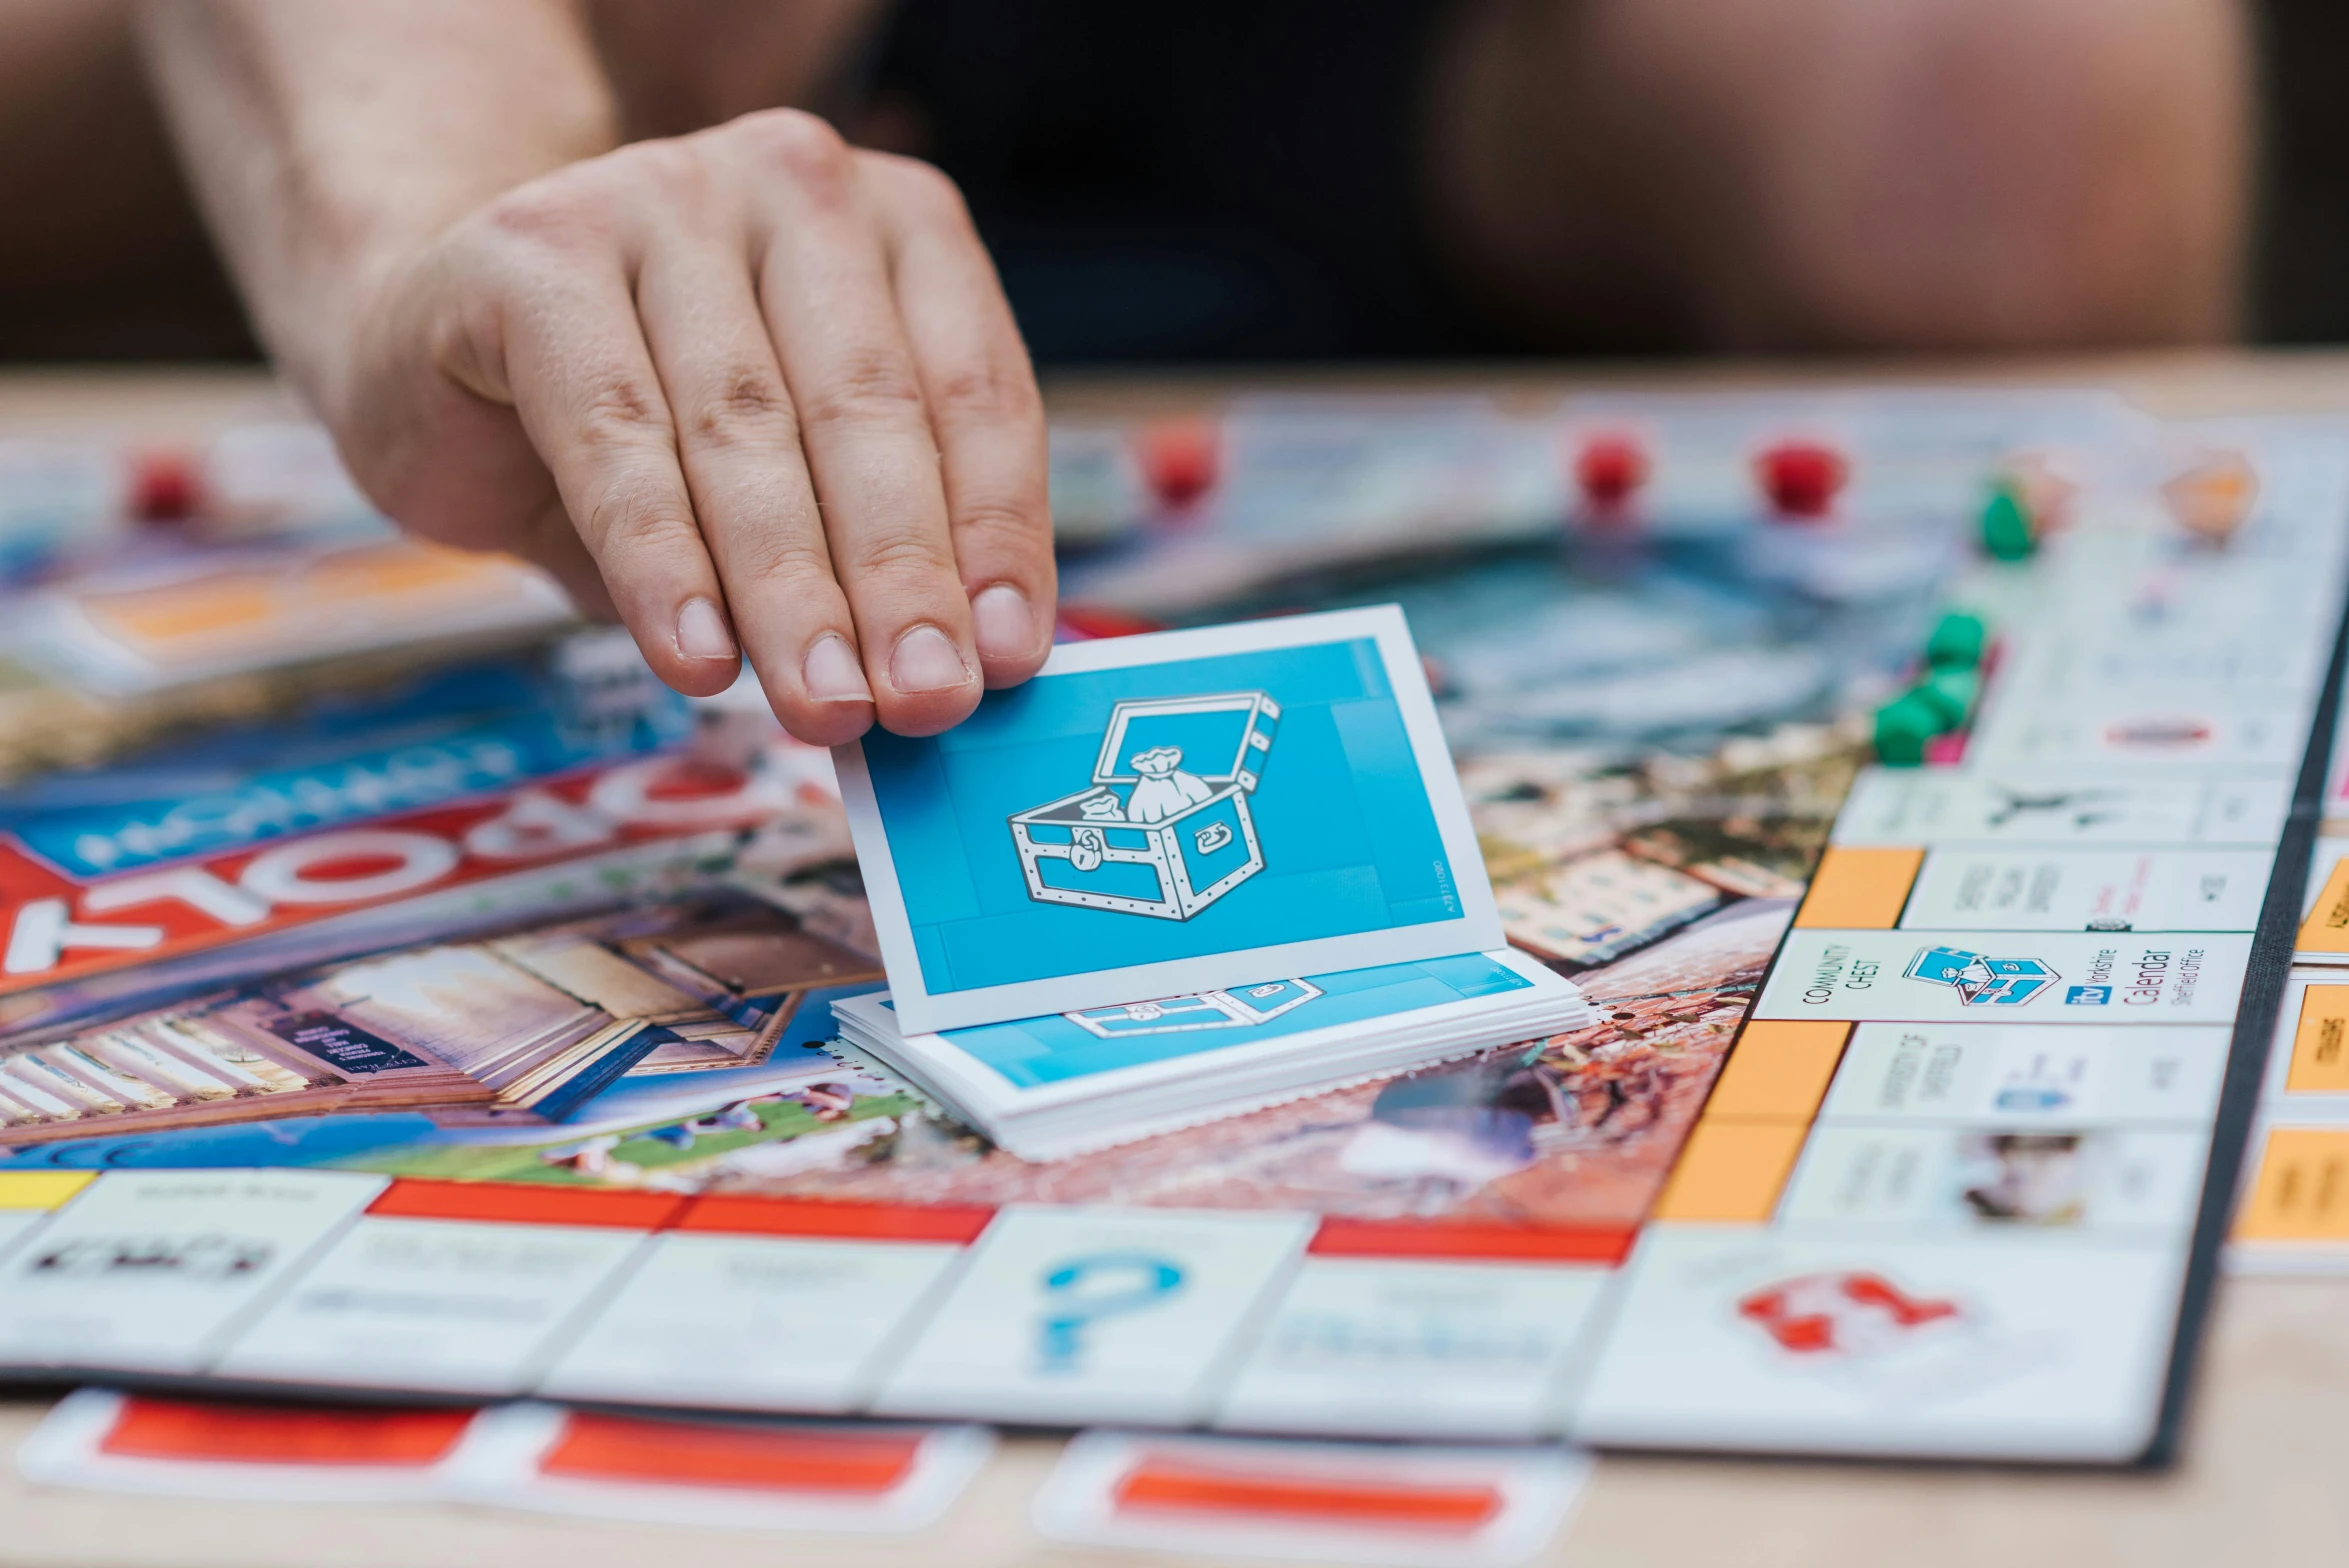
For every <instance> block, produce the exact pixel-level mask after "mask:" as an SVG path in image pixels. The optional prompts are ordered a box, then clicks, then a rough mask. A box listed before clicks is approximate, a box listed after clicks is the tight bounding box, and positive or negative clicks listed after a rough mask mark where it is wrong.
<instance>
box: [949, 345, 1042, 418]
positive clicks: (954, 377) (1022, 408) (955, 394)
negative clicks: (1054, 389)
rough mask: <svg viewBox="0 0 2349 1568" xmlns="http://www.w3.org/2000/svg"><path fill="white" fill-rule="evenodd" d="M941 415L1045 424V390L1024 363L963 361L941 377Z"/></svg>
mask: <svg viewBox="0 0 2349 1568" xmlns="http://www.w3.org/2000/svg"><path fill="white" fill-rule="evenodd" d="M934 401H935V402H936V404H937V407H938V412H939V415H940V417H942V418H947V419H958V420H968V421H972V422H976V423H983V424H1028V423H1035V424H1042V423H1043V419H1044V398H1043V394H1042V393H1040V392H1039V391H1037V389H1036V381H1035V378H1034V377H1033V376H1031V375H1029V374H1028V373H1027V371H1026V369H1025V367H1022V366H1015V365H1008V364H1004V363H1002V362H1000V361H996V360H985V361H981V362H979V363H977V364H969V365H961V366H957V367H956V368H955V369H953V370H951V371H948V372H947V373H946V374H945V375H943V376H941V377H939V378H938V384H937V389H936V392H935V395H934Z"/></svg>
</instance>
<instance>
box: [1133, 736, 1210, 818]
mask: <svg viewBox="0 0 2349 1568" xmlns="http://www.w3.org/2000/svg"><path fill="white" fill-rule="evenodd" d="M1182 761H1183V753H1182V748H1181V747H1179V746H1153V747H1151V748H1150V749H1149V750H1148V751H1141V752H1136V753H1135V754H1134V755H1133V756H1132V757H1129V758H1128V759H1127V764H1128V765H1129V766H1130V767H1132V768H1133V770H1134V771H1135V772H1136V773H1139V774H1141V775H1142V777H1141V780H1140V782H1138V783H1136V784H1135V785H1134V792H1133V794H1131V795H1130V796H1128V797H1127V798H1126V820H1127V821H1129V822H1164V821H1165V820H1166V819H1167V818H1168V817H1172V816H1176V815H1179V814H1180V813H1181V812H1182V811H1183V810H1184V809H1185V808H1186V807H1190V806H1196V805H1197V804H1199V802H1201V801H1203V800H1205V799H1206V798H1207V797H1208V796H1210V795H1212V794H1214V793H1215V791H1214V790H1212V789H1210V788H1208V786H1207V781H1206V780H1204V779H1202V778H1200V777H1198V776H1197V775H1196V774H1191V773H1185V772H1183V771H1182Z"/></svg>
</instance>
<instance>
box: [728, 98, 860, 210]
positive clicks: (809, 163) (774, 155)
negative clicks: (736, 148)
mask: <svg viewBox="0 0 2349 1568" xmlns="http://www.w3.org/2000/svg"><path fill="white" fill-rule="evenodd" d="M732 129H733V131H734V132H735V134H737V135H739V136H740V137H741V138H742V139H743V140H744V141H745V142H746V143H747V144H748V145H749V146H750V148H751V149H752V151H753V153H754V155H756V156H757V157H758V158H759V159H760V160H761V161H762V162H763V163H765V164H766V165H768V166H769V167H771V168H773V169H776V170H778V171H780V172H781V173H782V174H784V175H785V176H786V177H788V178H790V179H793V180H795V181H797V182H798V183H799V184H800V185H801V186H803V187H804V188H806V189H807V190H808V191H809V192H811V193H812V194H818V195H823V194H836V195H845V194H846V191H847V188H848V182H849V178H850V175H851V172H852V169H853V158H854V155H853V154H852V153H851V152H850V150H849V146H848V143H847V141H846V140H844V139H843V138H842V137H841V135H840V133H839V132H838V131H836V130H834V129H833V128H832V127H831V126H830V125H829V124H828V123H826V122H825V121H824V120H823V119H821V118H819V117H818V116H816V115H812V114H809V113H808V112H807V111H806V110H804V109H767V110H762V111H760V112H759V113H757V114H747V115H744V116H743V117H742V118H741V119H739V120H737V121H735V122H734V124H733V127H732Z"/></svg>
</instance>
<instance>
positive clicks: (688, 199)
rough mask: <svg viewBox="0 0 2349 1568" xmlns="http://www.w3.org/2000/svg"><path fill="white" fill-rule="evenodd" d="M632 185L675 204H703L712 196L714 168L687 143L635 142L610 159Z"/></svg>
mask: <svg viewBox="0 0 2349 1568" xmlns="http://www.w3.org/2000/svg"><path fill="white" fill-rule="evenodd" d="M606 161H608V162H609V164H610V165H611V168H612V170H613V171H614V173H616V174H618V175H619V176H621V177H622V178H623V179H624V180H625V181H626V182H627V183H628V184H630V185H632V186H638V187H642V188H644V189H648V190H651V191H653V192H655V193H657V194H658V195H660V196H661V197H663V198H664V199H666V200H668V201H670V202H673V203H682V204H687V205H694V204H699V203H701V202H703V201H704V200H706V198H707V197H708V196H709V195H710V169H709V166H708V164H707V163H705V162H704V161H703V159H702V157H701V155H700V154H699V152H697V151H696V150H695V148H694V147H693V145H692V144H691V143H690V142H689V141H686V140H682V139H670V140H663V141H647V142H634V143H631V144H630V145H628V146H626V147H623V148H621V149H620V150H619V151H618V152H615V153H612V154H611V155H610V156H609V158H608V159H607V160H606Z"/></svg>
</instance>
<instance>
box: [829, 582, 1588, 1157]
mask: <svg viewBox="0 0 2349 1568" xmlns="http://www.w3.org/2000/svg"><path fill="white" fill-rule="evenodd" d="M836 761H837V763H838V766H839V772H840V782H841V793H842V797H843V799H844V800H845V801H846V803H847V806H848V812H849V822H850V826H851V828H852V830H853V831H854V833H855V837H856V848H857V858H858V862H859V864H860V865H861V866H862V868H863V871H864V876H865V884H866V890H867V892H868V894H869V895H870V897H871V901H872V908H873V917H874V925H875V930H876V933H877V935H878V938H879V941H880V944H881V952H882V956H883V959H884V961H885V964H886V967H887V971H888V976H889V983H890V992H889V995H888V996H887V997H886V998H879V997H875V998H869V999H865V1000H864V1001H863V1002H862V1003H861V1004H859V1005H855V1006H844V1007H843V1008H841V1009H840V1013H839V1016H840V1020H841V1024H842V1028H843V1030H844V1032H845V1037H846V1038H847V1039H848V1040H849V1042H850V1043H851V1044H853V1045H856V1046H858V1047H859V1048H861V1049H863V1050H865V1051H867V1052H869V1053H871V1054H872V1055H874V1056H876V1057H878V1058H880V1059H881V1060H882V1061H884V1062H886V1063H887V1064H888V1065H889V1066H890V1067H892V1068H894V1069H896V1070H898V1071H899V1072H901V1073H903V1074H904V1075H905V1076H907V1077H908V1078H911V1079H912V1080H914V1081H915V1082H916V1083H918V1084H919V1085H921V1086H922V1087H923V1088H924V1089H926V1090H927V1091H928V1092H930V1093H931V1094H933V1095H935V1096H936V1097H937V1098H939V1099H940V1100H941V1101H943V1102H944V1103H945V1104H946V1105H948V1106H949V1107H951V1108H952V1109H954V1110H955V1111H957V1112H958V1113H960V1114H961V1115H963V1116H965V1117H967V1118H968V1119H969V1120H971V1121H972V1122H973V1123H975V1124H976V1125H978V1126H979V1127H980V1128H982V1129H983V1130H985V1131H986V1132H988V1133H989V1134H990V1135H991V1136H993V1137H995V1138H996V1139H997V1141H999V1142H1001V1143H1003V1144H1004V1146H1005V1147H1007V1148H1010V1149H1011V1150H1012V1151H1013V1152H1014V1153H1018V1154H1022V1155H1025V1156H1027V1157H1030V1158H1038V1159H1042V1158H1053V1157H1057V1156H1059V1155H1062V1154H1066V1153H1070V1152H1073V1151H1076V1150H1080V1149H1085V1148H1093V1147H1099V1146H1102V1145H1105V1144H1111V1143H1117V1142H1122V1141H1125V1140H1128V1139H1132V1138H1137V1137H1142V1136H1145V1135H1147V1134H1150V1133H1154V1132H1160V1131H1165V1130H1168V1129H1170V1128H1174V1127H1178V1126H1184V1125H1188V1124H1191V1123H1195V1122H1200V1121H1206V1120H1211V1119H1213V1118H1215V1117H1219V1116H1224V1115H1230V1114H1233V1113H1235V1112H1238V1111H1243V1110H1247V1109H1251V1108H1253V1107H1256V1106H1261V1105H1264V1104H1268V1103H1271V1102H1274V1101H1277V1100H1282V1099H1287V1098H1291V1097H1294V1096H1297V1095H1303V1094H1309V1093H1314V1092H1318V1091H1320V1090H1324V1089H1327V1088H1330V1087H1332V1086H1334V1085H1337V1084H1342V1083H1345V1082H1348V1081H1351V1080H1355V1079H1360V1078H1365V1077H1370V1076H1374V1075H1378V1074H1383V1073H1392V1072H1397V1071H1401V1070H1404V1069H1407V1068H1410V1067H1414V1066H1418V1065H1421V1064H1424V1063H1427V1062H1432V1061H1437V1060H1441V1059H1443V1058H1446V1057H1451V1056H1459V1055H1463V1054H1466V1053H1468V1052H1471V1051H1475V1050H1479V1049H1482V1048H1485V1047H1489V1046H1494V1045H1504V1044H1507V1043H1509V1042H1511V1041H1513V1040H1523V1039H1532V1038H1536V1037H1539V1036H1543V1035H1548V1034H1554V1033H1557V1032H1559V1031H1561V1030H1567V1029H1573V1028H1578V1027H1580V1026H1582V1025H1583V1024H1585V1023H1587V1022H1588V1021H1589V1009H1588V1007H1587V1005H1586V1004H1585V1003H1584V1002H1583V1000H1582V997H1581V994H1580V993H1579V992H1578V991H1577V990H1576V989H1575V987H1574V986H1573V985H1572V984H1571V983H1569V982H1568V981H1566V980H1563V979H1561V978H1559V977H1558V976H1557V975H1555V974H1553V973H1551V972H1550V971H1549V970H1547V969H1545V968H1543V967H1542V966H1541V965H1539V964H1538V963H1535V962H1533V961H1532V960H1530V959H1526V958H1523V957H1520V956H1518V955H1515V954H1512V953H1510V952H1508V951H1507V949H1506V947H1505V944H1504V941H1503V938H1502V934H1501V925H1500V918H1499V915H1498V914H1497V913H1496V911H1495V909H1494V906H1493V896H1492V889H1491V887H1490V885H1489V884H1488V883H1487V882H1486V880H1485V874H1484V864H1483V861H1482V859H1481V857H1480V856H1479V854H1478V851H1477V845H1476V837H1475V833H1474V831H1473V830H1472V829H1471V827H1470V825H1469V820H1468V809H1467V805H1466V803H1465V802H1464V800H1463V799H1462V797H1461V793H1460V784H1459V780H1458V778H1457V776H1456V775H1455V774H1454V773H1453V770H1452V764H1451V758H1450V756H1449V754H1448V753H1447V752H1446V751H1445V749H1444V742H1443V736H1442V733H1441V731H1440V730H1439V728H1438V727H1437V723H1436V715H1435V705H1434V702H1433V700H1432V699H1431V698H1430V696H1429V694H1428V690H1427V681H1426V677H1425V674H1424V673H1423V671H1422V668H1421V665H1420V662H1419V657H1418V654H1417V653H1416V651H1415V650H1414V649H1413V648H1412V646H1411V637H1410V633H1409V631H1408V630H1407V629H1406V628H1405V626H1404V623H1403V616H1402V612H1401V611H1399V610H1397V609H1395V608H1393V607H1392V606H1387V607H1382V608H1379V609H1372V610H1349V611H1342V612H1338V613H1335V614H1329V615H1306V616H1297V617H1293V618H1290V619H1286V620H1277V621H1259V622H1254V623H1251V624H1248V625H1245V626H1228V627H1209V628H1203V629H1200V630H1195V631H1182V632H1163V633H1158V634H1155V635H1150V636H1140V637H1127V638H1120V639H1116V640H1114V641H1105V642H1096V643H1085V644H1078V645H1074V646H1068V647H1062V648H1059V649H1057V650H1055V651H1054V653H1053V656H1052V658H1051V660H1050V661H1049V662H1048V663H1047V664H1046V665H1045V667H1044V670H1043V672H1042V673H1041V674H1039V675H1038V676H1037V677H1036V678H1035V679H1034V680H1032V681H1030V682H1028V683H1027V684H1026V685H1024V686H1021V687H1018V688H1016V689H1013V690H1011V691H1005V692H998V693H994V694H992V695H990V696H989V697H988V698H987V699H986V701H985V702H983V703H982V704H981V705H980V707H979V710H978V712H977V713H976V714H974V715H973V716H972V717H971V718H970V719H969V720H968V721H966V722H965V723H963V724H962V725H960V726H959V727H957V728H955V729H953V730H950V731H948V732H947V733H946V734H944V735H940V736H935V737H931V738H927V739H906V738H903V737H899V736H894V735H886V734H878V733H876V734H874V735H871V736H868V737H866V738H865V739H864V740H863V741H861V742H858V743H853V744H851V745H848V746H844V747H842V748H840V751H839V752H838V754H837V756H836ZM1138 997H1139V998H1150V999H1152V1000H1143V1001H1136V1000H1134V999H1135V998H1138Z"/></svg>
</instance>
